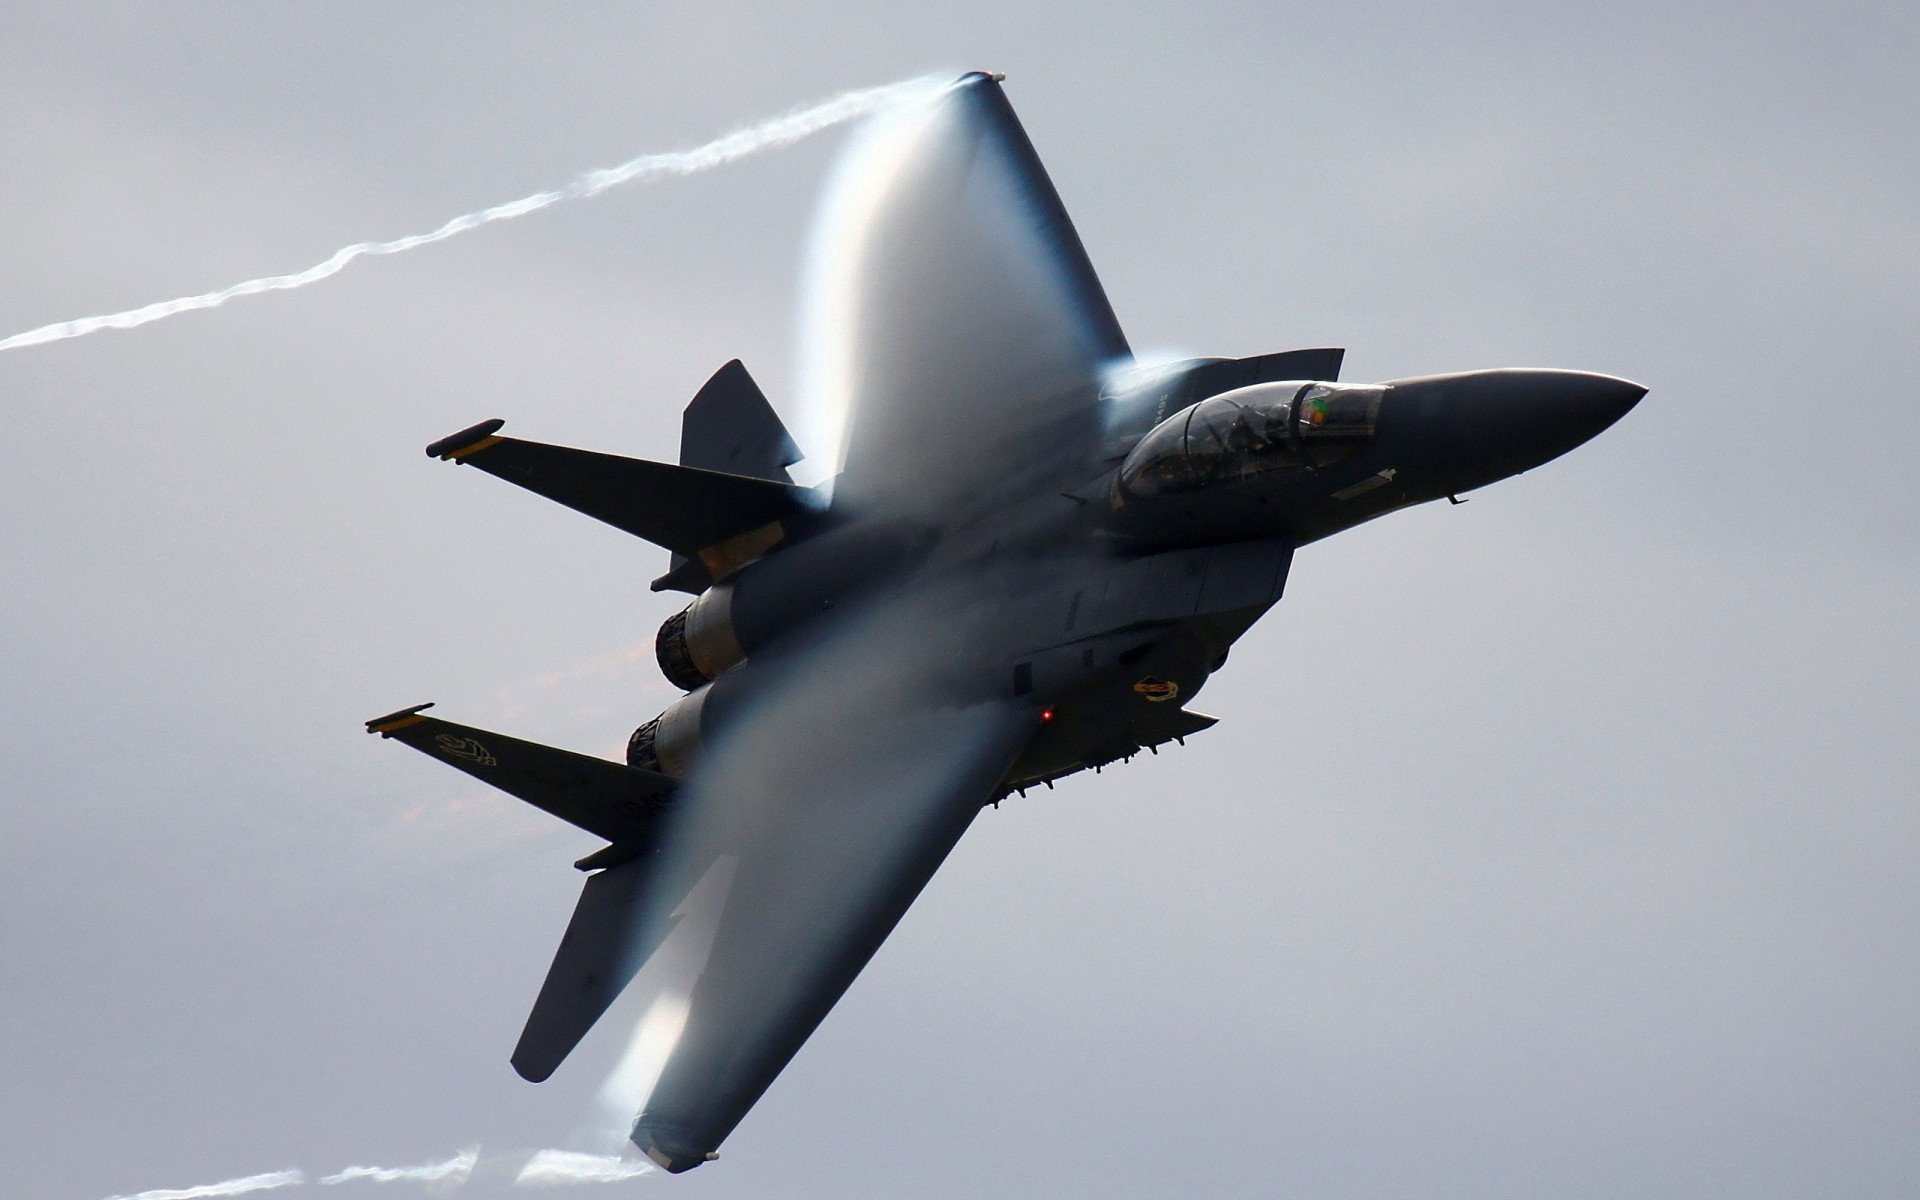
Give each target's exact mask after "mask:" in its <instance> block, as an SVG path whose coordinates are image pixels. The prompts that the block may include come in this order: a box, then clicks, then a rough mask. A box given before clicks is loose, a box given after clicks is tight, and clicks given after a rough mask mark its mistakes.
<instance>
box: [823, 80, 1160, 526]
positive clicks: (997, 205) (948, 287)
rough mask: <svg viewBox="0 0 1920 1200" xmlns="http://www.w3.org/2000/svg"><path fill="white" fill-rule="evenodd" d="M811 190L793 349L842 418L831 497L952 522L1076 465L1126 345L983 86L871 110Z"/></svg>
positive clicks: (1045, 187)
mask: <svg viewBox="0 0 1920 1200" xmlns="http://www.w3.org/2000/svg"><path fill="white" fill-rule="evenodd" d="M829 197H830V199H829V201H828V205H827V208H826V209H825V210H824V212H823V214H822V223H821V229H822V235H821V242H820V255H821V266H820V271H819V280H818V282H817V283H816V288H817V294H816V295H815V296H813V297H812V301H813V302H812V304H811V305H810V306H809V311H810V312H811V313H813V314H814V317H813V319H814V320H815V322H816V324H815V327H814V328H813V329H812V330H811V331H810V338H811V342H810V346H809V350H810V352H811V353H812V354H813V355H814V356H815V359H814V365H813V370H812V374H811V376H810V380H811V383H812V386H813V387H814V389H815V391H816V393H817V398H818V400H819V402H821V403H823V404H825V405H828V406H831V407H837V408H839V409H840V410H841V411H844V413H845V419H846V420H847V422H848V432H847V435H846V446H845V455H844V462H843V466H842V471H841V474H840V476H839V479H838V480H837V481H836V483H835V485H834V503H835V505H836V506H840V505H846V506H850V507H872V508H881V509H885V510H888V511H892V512H896V513H905V514H908V515H926V516H942V517H947V518H952V517H954V516H956V514H959V515H964V512H965V511H966V510H967V509H968V508H969V507H970V506H969V504H968V502H969V501H971V500H975V499H977V498H978V497H980V496H982V495H983V494H992V495H997V496H1000V497H1003V498H1004V497H1005V495H1006V489H1007V488H1008V487H1010V486H1012V487H1019V486H1021V485H1022V484H1023V483H1024V484H1031V485H1032V486H1035V487H1040V486H1046V481H1045V478H1044V477H1046V476H1047V475H1048V474H1049V472H1050V471H1058V470H1060V469H1061V468H1062V464H1068V465H1071V466H1077V465H1078V464H1079V463H1080V462H1081V461H1083V460H1084V459H1085V458H1086V451H1087V450H1088V449H1089V447H1090V446H1091V445H1092V444H1093V443H1094V442H1096V441H1097V440H1098V437H1099V433H1100V428H1099V426H1100V415H1099V414H1100V409H1099V396H1098V392H1099V374H1100V368H1101V366H1102V364H1103V363H1106V362H1109V361H1112V360H1115V359H1122V358H1125V357H1127V356H1128V354H1129V351H1128V349H1127V341H1126V338H1125V337H1124V336H1123V335H1122V333H1121V331H1120V325H1119V322H1118V321H1117V320H1116V319H1115V318H1114V314H1113V309H1112V307H1111V306H1110V305H1109V304H1108V303H1107V297H1106V293H1105V292H1104V291H1102V290H1101V287H1100V281H1099V279H1098V278H1097V277H1096V276H1095V275H1094V272H1093V266H1092V264H1091V263H1090V262H1089V261H1088V259H1087V254H1086V251H1085V249H1084V248H1083V247H1082V246H1081V244H1080V238H1079V236H1078V235H1077V234H1076V233H1075V232H1074V228H1073V223H1072V222H1071V221H1070V220H1069V219H1068V218H1067V213H1066V209H1065V208H1064V207H1062V206H1061V203H1060V197H1059V196H1058V195H1057V194H1056V193H1055V191H1054V189H1053V184H1052V182H1051V181H1050V180H1049V179H1048V178H1047V173H1046V170H1045V169H1044V168H1043V167H1042V166H1041V165H1040V159H1039V157H1038V156H1037V155H1036V154H1035V153H1034V149H1033V146H1032V144H1031V143H1030V142H1029V141H1028V140H1027V135H1026V133H1025V131H1023V130H1022V129H1021V127H1020V122H1019V119H1018V118H1016V117H1015V116H1014V113H1013V108H1012V106H1010V105H1009V104H1008V103H1007V99H1006V96H1005V95H1004V94H1003V93H1002V92H1001V90H1000V86H999V84H998V83H997V82H996V81H995V80H994V79H992V78H991V77H989V76H986V75H980V74H974V75H968V76H966V77H965V78H963V79H961V80H960V81H959V82H957V83H955V84H953V85H952V86H951V87H948V88H945V89H943V90H942V91H940V92H939V93H938V94H937V95H936V96H934V97H933V98H931V99H928V100H925V101H922V102H918V103H910V104H908V105H906V106H905V107H904V108H903V110H902V111H899V112H895V113H891V114H887V115H885V116H883V117H881V118H878V119H877V123H876V124H875V125H874V126H873V127H872V128H871V129H869V130H868V131H867V132H866V133H865V134H864V136H863V138H862V139H861V141H860V142H858V143H856V145H855V147H854V149H853V150H852V151H851V152H850V154H849V157H848V159H847V160H846V162H845V163H844V164H843V166H842V168H841V171H840V175H839V176H838V178H837V180H836V185H835V186H834V188H832V189H831V190H830V192H829ZM983 489H985V491H983Z"/></svg>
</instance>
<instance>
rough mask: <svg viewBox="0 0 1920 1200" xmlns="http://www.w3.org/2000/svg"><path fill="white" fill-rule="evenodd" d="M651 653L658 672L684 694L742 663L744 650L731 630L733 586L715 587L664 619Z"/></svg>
mask: <svg viewBox="0 0 1920 1200" xmlns="http://www.w3.org/2000/svg"><path fill="white" fill-rule="evenodd" d="M653 652H654V656H655V657H656V658H658V659H659V661H660V673H661V674H662V675H665V676H666V677H667V680H668V681H669V682H670V683H672V684H673V685H674V686H675V687H677V688H680V689H681V690H683V691H688V692H691V691H693V690H694V689H696V688H698V687H699V686H700V685H701V684H703V683H710V682H712V681H713V680H715V679H718V678H719V677H720V673H721V672H722V671H725V670H726V669H727V668H728V667H731V666H735V665H736V664H738V663H741V662H744V661H745V660H746V657H747V654H746V651H745V650H742V649H741V648H740V639H739V637H738V635H736V634H735V633H734V630H733V585H732V584H731V583H719V584H715V585H714V586H712V587H710V588H708V589H707V590H706V591H704V592H702V593H700V595H699V597H698V598H696V599H695V600H694V602H693V603H692V604H689V605H687V607H686V608H685V609H683V610H682V611H680V612H677V613H675V614H674V615H673V616H671V617H668V618H667V621H666V624H664V625H662V626H660V633H659V635H658V636H657V637H655V638H654V641H653Z"/></svg>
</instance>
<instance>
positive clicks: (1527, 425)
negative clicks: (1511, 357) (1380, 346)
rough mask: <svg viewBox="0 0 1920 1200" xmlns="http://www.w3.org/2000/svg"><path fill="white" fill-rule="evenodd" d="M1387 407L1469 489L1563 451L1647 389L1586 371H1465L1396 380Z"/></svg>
mask: <svg viewBox="0 0 1920 1200" xmlns="http://www.w3.org/2000/svg"><path fill="white" fill-rule="evenodd" d="M1390 387H1391V388H1392V391H1391V392H1390V393H1389V397H1390V399H1389V400H1388V402H1387V404H1388V412H1389V413H1390V414H1391V416H1390V419H1391V420H1392V421H1393V422H1394V424H1395V425H1396V426H1398V427H1399V428H1398V430H1397V431H1396V432H1398V433H1400V434H1401V435H1402V436H1404V434H1405V433H1408V432H1411V433H1413V434H1414V435H1415V437H1417V438H1418V439H1419V440H1420V441H1422V442H1425V443H1426V444H1427V445H1429V446H1431V447H1432V448H1433V450H1434V452H1435V454H1436V456H1437V457H1440V458H1443V459H1445V460H1446V461H1445V464H1444V465H1445V466H1446V467H1447V468H1450V475H1451V480H1452V484H1451V487H1452V490H1457V491H1466V490H1467V489H1469V488H1476V487H1481V486H1483V485H1485V484H1489V483H1492V482H1494V481H1495V480H1497V479H1505V478H1506V477H1507V476H1509V475H1518V474H1519V473H1520V472H1522V471H1526V470H1531V469H1532V468H1534V467H1537V466H1539V465H1540V464H1542V463H1545V462H1548V461H1550V460H1552V459H1555V458H1558V457H1560V456H1561V455H1562V454H1565V453H1566V452H1567V451H1569V450H1571V449H1573V448H1574V447H1575V446H1578V445H1580V444H1581V443H1582V442H1585V441H1587V440H1588V439H1590V438H1592V437H1593V436H1595V435H1596V434H1598V433H1600V432H1601V431H1602V430H1604V429H1606V428H1607V427H1608V426H1609V425H1612V424H1613V423H1614V422H1615V421H1618V420H1619V419H1620V418H1621V417H1623V416H1625V415H1626V414H1627V411H1628V410H1629V409H1631V408H1632V407H1633V406H1634V405H1635V404H1638V403H1639V402H1640V397H1642V396H1644V395H1646V394H1647V389H1646V388H1644V387H1641V386H1640V385H1639V384H1637V383H1632V382H1630V381H1628V380H1625V379H1617V378H1615V377H1614V376H1611V375H1597V374H1593V373H1590V372H1586V371H1546V370H1500V371H1467V372H1462V373H1460V374H1455V375H1428V376H1423V377H1420V378H1417V379H1399V380H1395V381H1394V382H1393V383H1392V384H1391V385H1390Z"/></svg>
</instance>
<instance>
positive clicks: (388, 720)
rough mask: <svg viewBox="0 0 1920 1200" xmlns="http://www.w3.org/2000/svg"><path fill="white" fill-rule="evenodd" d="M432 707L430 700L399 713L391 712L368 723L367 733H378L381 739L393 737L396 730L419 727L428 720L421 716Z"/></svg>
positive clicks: (401, 710)
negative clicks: (412, 726)
mask: <svg viewBox="0 0 1920 1200" xmlns="http://www.w3.org/2000/svg"><path fill="white" fill-rule="evenodd" d="M432 707H433V701H431V700H429V701H427V702H426V703H425V704H416V705H414V706H413V707H412V708H403V709H400V710H399V711H398V712H390V713H388V714H387V715H386V716H384V717H375V718H374V719H373V720H371V721H368V722H367V732H368V733H377V734H379V735H380V736H381V737H388V736H391V735H392V733H393V731H394V730H396V729H405V728H406V727H407V726H409V725H417V724H419V723H420V722H421V721H424V720H426V719H427V718H425V717H423V716H421V715H420V714H421V713H422V712H423V711H425V710H426V709H429V708H432Z"/></svg>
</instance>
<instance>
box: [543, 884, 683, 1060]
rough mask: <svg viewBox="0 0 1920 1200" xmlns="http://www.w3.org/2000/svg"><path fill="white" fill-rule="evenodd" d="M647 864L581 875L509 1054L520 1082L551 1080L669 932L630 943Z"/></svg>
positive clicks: (639, 913) (636, 934)
mask: <svg viewBox="0 0 1920 1200" xmlns="http://www.w3.org/2000/svg"><path fill="white" fill-rule="evenodd" d="M652 866H653V860H652V859H651V858H650V857H649V858H646V859H642V860H640V861H637V862H627V863H623V864H621V865H620V866H617V867H611V868H609V869H607V870H605V871H601V872H599V873H598V874H595V875H589V876H587V885H586V887H584V888H582V889H581V890H580V903H579V904H577V905H576V906H574V910H573V920H572V921H570V922H568V924H567V932H566V936H564V937H562V938H561V939H560V949H559V950H557V951H555V952H554V956H553V966H552V967H551V968H549V969H548V971H547V981H546V983H545V984H543V985H542V986H541V988H540V998H539V999H538V1000H535V1001H534V1002H533V1012H532V1014H531V1015H529V1016H528V1017H527V1027H526V1029H525V1030H523V1031H522V1032H521V1034H520V1044H519V1045H517V1046H515V1047H514V1048H513V1069H514V1070H515V1071H518V1072H519V1073H520V1077H521V1078H522V1079H526V1080H529V1081H530V1082H533V1083H539V1082H541V1081H542V1080H544V1079H546V1078H547V1077H548V1076H549V1075H552V1074H553V1072H554V1069H555V1068H556V1067H558V1066H559V1065H560V1063H561V1062H562V1061H563V1060H565V1058H566V1057H567V1055H569V1054H571V1053H572V1052H573V1048H574V1047H575V1046H577V1045H579V1044H580V1039H581V1038H583V1037H585V1036H587V1031H588V1030H589V1029H592V1028H593V1023H594V1022H595V1021H598V1020H599V1019H600V1014H601V1013H604V1012H606V1011H607V1006H608V1005H610V1004H612V1003H613V1002H614V1000H616V999H617V998H618V997H619V995H620V992H621V991H622V990H623V989H624V988H625V987H626V986H627V984H629V983H631V982H633V976H634V973H635V972H636V971H638V970H639V969H640V964H641V963H643V962H645V961H646V960H647V956H648V955H649V954H651V953H652V952H653V948H654V946H657V945H658V944H659V943H660V941H661V940H662V939H664V938H665V937H666V935H667V934H668V933H669V932H671V931H672V924H671V923H669V924H668V925H667V926H666V928H663V929H661V930H660V931H659V933H658V936H656V937H653V938H651V939H650V941H651V943H652V944H651V945H645V946H643V945H640V944H639V942H638V941H637V940H636V939H637V938H638V937H639V936H640V922H641V918H642V914H643V910H644V908H645V903H644V901H645V898H646V889H645V884H646V879H647V872H648V870H649V869H650V868H651V867H652Z"/></svg>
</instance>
